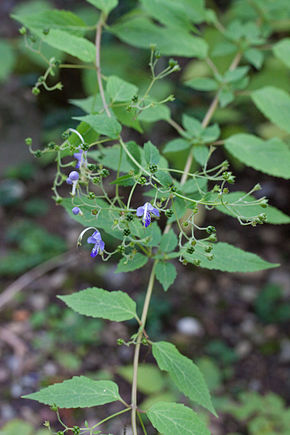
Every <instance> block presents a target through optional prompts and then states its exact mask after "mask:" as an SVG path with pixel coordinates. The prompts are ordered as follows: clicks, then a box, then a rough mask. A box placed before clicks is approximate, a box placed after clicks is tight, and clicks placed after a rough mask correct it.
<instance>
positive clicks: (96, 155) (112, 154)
mask: <svg viewBox="0 0 290 435" xmlns="http://www.w3.org/2000/svg"><path fill="white" fill-rule="evenodd" d="M120 153H121V146H120V145H113V146H112V147H106V148H104V149H103V150H102V151H101V152H100V151H89V157H91V158H92V159H94V160H95V161H96V162H101V163H102V164H103V165H104V166H105V167H107V168H110V169H113V170H114V171H117V170H118V168H119V161H120ZM132 167H133V166H132V165H131V164H130V163H129V162H128V160H127V155H126V154H125V153H124V152H122V156H121V165H120V171H121V172H129V171H131V170H132Z"/></svg>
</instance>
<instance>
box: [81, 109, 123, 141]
mask: <svg viewBox="0 0 290 435" xmlns="http://www.w3.org/2000/svg"><path fill="white" fill-rule="evenodd" d="M73 119H77V120H78V121H82V122H86V123H87V124H89V126H90V127H92V128H93V129H94V130H95V131H96V132H97V133H99V134H102V135H104V136H108V137H110V138H112V139H116V138H117V137H118V136H119V134H120V133H121V130H122V127H121V124H119V122H118V121H117V120H116V119H115V118H112V117H111V118H109V117H108V116H107V115H106V114H101V115H85V116H75V117H74V118H73Z"/></svg>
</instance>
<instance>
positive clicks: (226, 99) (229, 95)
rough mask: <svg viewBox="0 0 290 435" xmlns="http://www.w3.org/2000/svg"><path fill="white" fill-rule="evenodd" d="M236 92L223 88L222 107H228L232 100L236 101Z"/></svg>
mask: <svg viewBox="0 0 290 435" xmlns="http://www.w3.org/2000/svg"><path fill="white" fill-rule="evenodd" d="M234 99H235V96H234V93H233V92H232V91H230V90H228V89H222V90H221V91H220V94H219V103H220V106H221V107H226V106H227V105H228V104H230V103H231V102H232V101H234Z"/></svg>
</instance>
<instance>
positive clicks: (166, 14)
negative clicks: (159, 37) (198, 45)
mask: <svg viewBox="0 0 290 435" xmlns="http://www.w3.org/2000/svg"><path fill="white" fill-rule="evenodd" d="M141 2H142V4H143V7H144V9H145V10H146V12H148V13H149V14H150V15H151V16H152V17H153V18H154V19H155V20H158V21H159V22H160V23H162V24H164V25H168V26H169V27H174V28H181V29H187V30H189V31H190V30H191V29H192V24H191V20H190V18H191V17H190V15H189V14H188V9H186V7H185V4H184V3H185V2H183V1H182V0H179V1H178V2H176V1H175V0H141Z"/></svg>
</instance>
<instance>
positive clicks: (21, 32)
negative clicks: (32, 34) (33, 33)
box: [18, 26, 27, 35]
mask: <svg viewBox="0 0 290 435" xmlns="http://www.w3.org/2000/svg"><path fill="white" fill-rule="evenodd" d="M18 31H19V33H20V35H25V34H26V32H27V30H26V28H25V27H24V26H22V27H20V29H19V30H18Z"/></svg>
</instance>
